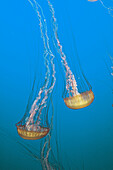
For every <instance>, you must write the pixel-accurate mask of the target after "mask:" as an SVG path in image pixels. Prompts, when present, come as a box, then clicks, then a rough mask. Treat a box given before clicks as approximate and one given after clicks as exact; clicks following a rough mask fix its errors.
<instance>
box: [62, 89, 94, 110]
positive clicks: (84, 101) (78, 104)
mask: <svg viewBox="0 0 113 170" xmlns="http://www.w3.org/2000/svg"><path fill="white" fill-rule="evenodd" d="M93 100H94V94H93V92H92V90H89V91H86V92H83V93H80V94H78V95H75V96H72V97H67V98H64V102H65V104H66V106H67V107H69V108H70V109H81V108H84V107H87V106H89V105H90V104H91V103H92V102H93Z"/></svg>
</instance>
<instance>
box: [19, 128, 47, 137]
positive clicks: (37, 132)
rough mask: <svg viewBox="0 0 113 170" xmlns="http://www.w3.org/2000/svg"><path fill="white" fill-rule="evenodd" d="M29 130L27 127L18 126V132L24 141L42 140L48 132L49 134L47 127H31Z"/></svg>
mask: <svg viewBox="0 0 113 170" xmlns="http://www.w3.org/2000/svg"><path fill="white" fill-rule="evenodd" d="M28 128H29V130H28V129H26V128H25V126H23V125H20V126H17V132H18V134H19V136H20V137H22V138H23V139H28V140H37V139H41V138H43V137H45V136H46V135H47V134H48V132H49V128H47V127H41V126H37V127H36V125H35V126H34V125H29V127H28Z"/></svg>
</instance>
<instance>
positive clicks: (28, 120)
mask: <svg viewBox="0 0 113 170" xmlns="http://www.w3.org/2000/svg"><path fill="white" fill-rule="evenodd" d="M28 1H29V2H30V4H31V5H32V7H33V8H34V9H35V12H36V14H37V17H38V20H39V26H40V32H41V38H42V40H43V45H44V53H43V56H44V63H45V67H46V74H45V81H44V84H43V86H42V87H41V88H40V89H39V92H38V89H36V96H35V97H34V99H33V101H32V103H31V105H30V109H28V106H27V110H26V112H25V114H24V116H23V118H22V119H21V121H20V122H18V123H17V124H16V127H17V132H18V134H19V135H20V136H21V137H22V138H24V139H29V140H36V139H40V138H43V137H44V136H46V135H47V134H48V132H49V125H48V102H49V95H50V94H51V93H52V90H53V88H54V85H55V82H56V77H55V64H54V55H53V53H52V51H51V49H50V46H49V38H48V34H47V24H46V19H45V17H44V14H43V10H42V8H41V6H40V5H39V4H38V3H37V2H36V1H35V0H33V2H31V1H30V0H28ZM50 67H51V69H50ZM36 86H37V85H36ZM37 92H38V94H37ZM28 105H29V102H28Z"/></svg>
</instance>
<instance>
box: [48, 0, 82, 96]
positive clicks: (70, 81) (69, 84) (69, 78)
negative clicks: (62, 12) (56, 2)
mask: <svg viewBox="0 0 113 170" xmlns="http://www.w3.org/2000/svg"><path fill="white" fill-rule="evenodd" d="M47 2H48V5H49V7H50V11H51V14H52V24H53V31H54V36H55V39H56V41H57V50H58V53H59V54H60V56H61V62H62V63H63V66H64V68H65V72H66V89H67V91H68V92H69V94H70V92H71V93H72V95H73V96H75V95H77V94H79V92H78V88H77V82H76V80H75V76H74V74H73V73H72V71H71V69H70V67H69V66H68V63H67V61H66V55H65V54H64V52H63V50H62V45H61V43H60V40H59V38H58V33H57V30H58V24H57V20H56V18H55V11H54V8H53V6H52V4H51V2H50V1H49V0H47Z"/></svg>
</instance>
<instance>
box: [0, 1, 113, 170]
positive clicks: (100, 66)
mask: <svg viewBox="0 0 113 170" xmlns="http://www.w3.org/2000/svg"><path fill="white" fill-rule="evenodd" d="M51 2H52V4H53V6H54V8H55V12H56V13H55V14H56V18H57V22H58V33H59V34H58V35H59V39H60V41H61V44H62V45H63V50H64V51H65V53H66V54H67V57H68V61H69V64H70V66H71V67H72V70H73V69H74V63H76V62H77V60H76V58H75V57H74V55H73V53H74V52H73V50H72V45H73V36H72V32H73V34H74V37H75V39H76V47H77V50H78V54H79V59H80V62H81V66H82V68H83V70H84V73H85V75H86V77H87V79H88V81H89V82H90V84H91V85H92V89H93V92H94V95H95V99H94V102H93V103H92V104H91V105H90V106H88V107H86V108H83V109H80V110H71V109H68V108H67V107H66V106H65V104H64V101H63V99H62V93H63V89H64V77H63V76H62V74H61V72H63V70H62V67H61V65H60V63H59V64H58V61H55V63H56V77H57V83H56V86H55V89H54V92H53V103H54V108H55V113H54V114H55V116H54V124H53V126H54V130H53V131H54V133H55V131H56V129H55V128H57V133H58V139H57V140H58V143H59V155H60V161H61V163H62V165H63V166H64V169H67V170H68V169H72V170H83V169H84V170H112V169H113V107H112V104H113V95H112V90H113V88H112V87H113V82H112V78H111V77H110V75H109V72H108V69H107V67H106V65H105V61H106V62H107V63H108V67H110V59H109V54H110V55H112V56H113V49H112V44H113V17H112V16H110V14H109V13H108V11H107V9H105V8H103V6H102V5H101V3H100V2H95V3H91V2H88V1H86V0H85V1H83V0H82V1H79V0H78V1H77V0H76V1H74V0H70V1H67V0H66V1H64V0H57V1H53V0H52V1H51ZM104 2H105V3H106V4H107V5H109V4H110V3H111V5H112V6H113V2H112V1H110V0H109V1H107V0H106V1H104ZM39 3H40V5H41V6H42V8H43V10H44V14H45V17H46V19H47V24H48V33H49V37H50V39H51V31H52V30H51V27H50V24H51V15H50V12H49V8H48V4H47V2H46V0H43V1H39ZM56 53H57V52H56ZM56 56H57V57H59V55H58V54H56ZM0 59H1V60H0V86H1V88H0V120H1V124H0V129H1V130H0V170H20V169H21V170H32V169H33V170H35V169H41V165H40V162H39V161H36V160H35V159H33V157H32V156H30V155H28V153H27V152H26V150H25V149H24V148H23V147H22V146H20V145H19V144H18V143H16V141H17V138H18V140H19V141H20V142H21V143H23V142H24V143H25V144H32V145H34V147H35V148H39V145H40V141H25V140H24V139H21V138H20V137H19V136H18V134H17V131H16V127H15V124H16V123H17V122H18V121H19V120H20V119H21V118H22V116H23V114H24V112H25V108H26V105H27V101H28V96H29V94H30V91H31V87H32V82H33V79H34V74H35V72H36V74H37V81H39V83H40V85H41V84H42V83H43V80H44V73H45V70H44V63H43V46H42V40H41V38H40V29H39V23H38V19H37V17H36V13H35V12H34V10H33V8H32V7H31V5H30V4H29V2H28V1H27V0H24V1H23V0H20V1H14V0H11V1H8V0H6V1H1V4H0ZM56 122H57V126H56ZM3 129H4V133H3ZM54 133H53V136H54ZM11 135H13V136H14V138H13V137H12V136H11ZM42 140H43V139H42ZM55 147H56V146H55V142H54V140H53V142H52V150H53V151H54V152H55V154H56V149H55ZM36 153H37V154H39V153H38V151H36Z"/></svg>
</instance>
